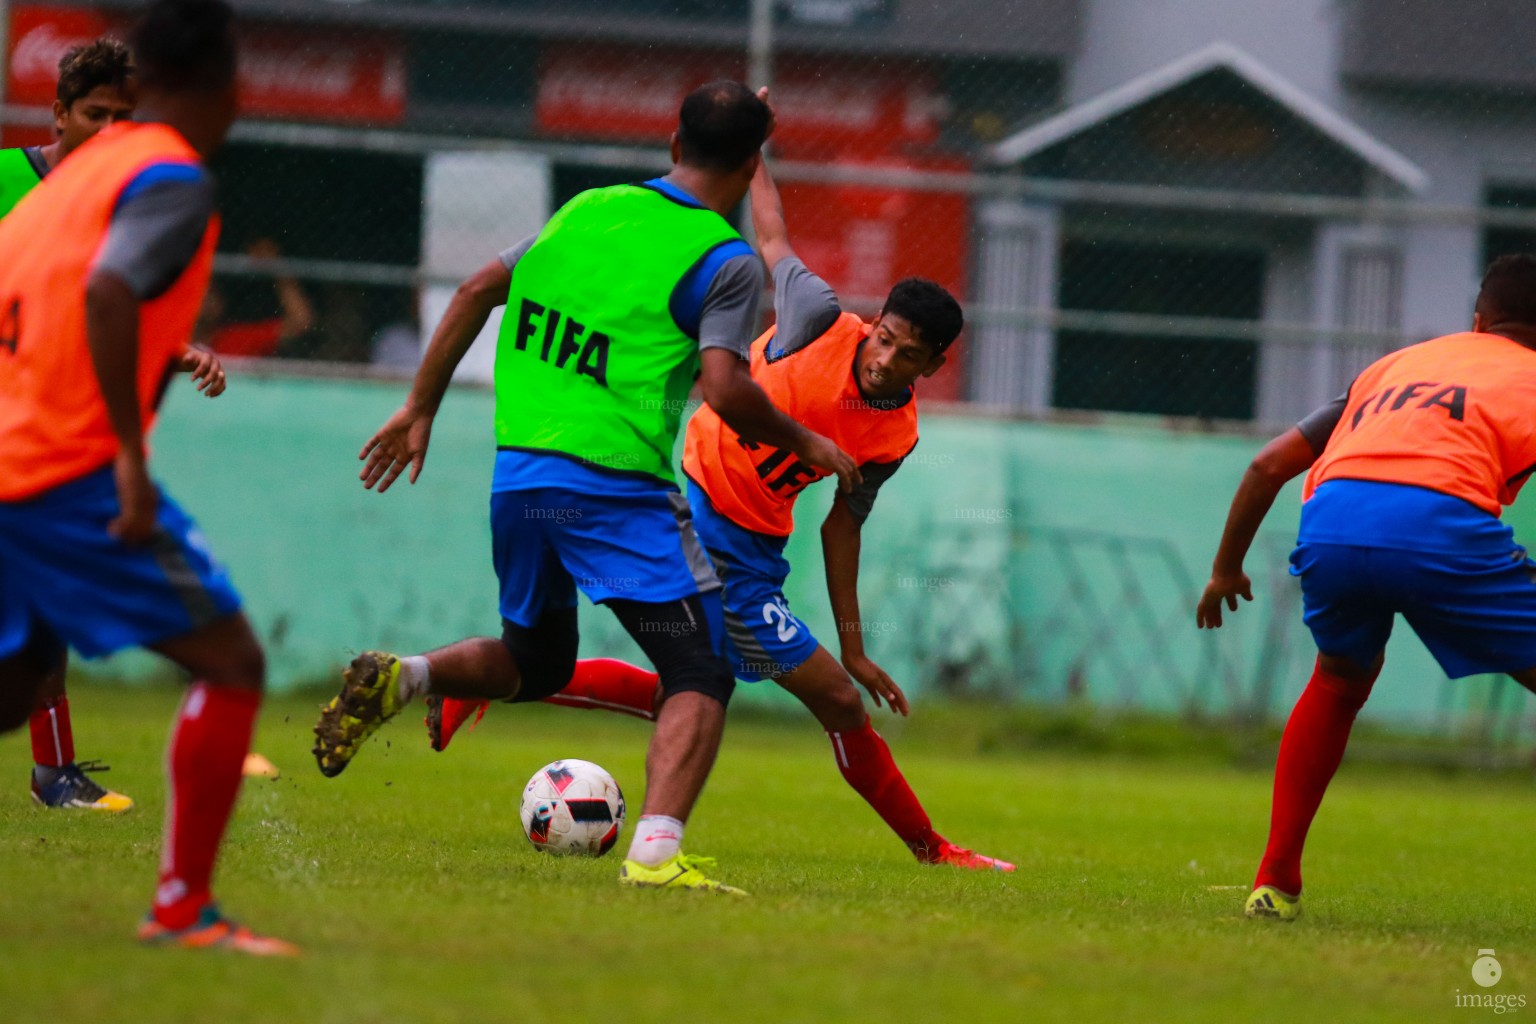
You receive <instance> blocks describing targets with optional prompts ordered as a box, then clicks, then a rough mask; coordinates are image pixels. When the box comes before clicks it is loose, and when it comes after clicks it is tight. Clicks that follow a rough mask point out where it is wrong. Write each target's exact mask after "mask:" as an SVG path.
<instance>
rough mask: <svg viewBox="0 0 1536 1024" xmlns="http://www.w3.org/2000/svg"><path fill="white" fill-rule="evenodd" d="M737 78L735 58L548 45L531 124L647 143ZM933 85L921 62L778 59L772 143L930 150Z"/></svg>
mask: <svg viewBox="0 0 1536 1024" xmlns="http://www.w3.org/2000/svg"><path fill="white" fill-rule="evenodd" d="M745 72H746V65H745V60H744V58H743V57H742V56H741V55H740V54H734V53H712V52H707V51H699V50H668V49H641V48H637V47H623V46H615V45H599V46H587V45H579V46H578V45H575V44H559V43H557V44H550V45H548V46H546V47H545V48H544V52H543V55H542V58H541V60H540V65H539V83H538V97H537V101H536V104H535V107H534V123H535V124H536V126H537V127H538V130H539V131H540V132H542V133H544V134H547V135H559V136H565V137H573V138H599V139H607V140H645V141H651V142H655V141H658V140H661V139H665V138H667V137H668V136H669V135H670V134H671V133H672V130H673V129H674V128H676V127H677V108H678V106H679V105H680V104H681V103H682V100H683V97H684V96H686V95H687V94H688V92H689V91H690V90H692V89H693V88H695V87H696V86H699V85H702V84H703V83H704V82H707V81H710V80H711V79H715V78H741V77H742V76H743V74H745ZM937 81H938V77H937V75H936V74H935V73H934V71H933V69H932V68H931V67H929V66H928V65H926V64H923V63H922V62H920V61H911V62H904V63H903V64H902V65H900V66H899V67H876V66H869V65H862V64H858V63H851V64H850V63H834V62H831V61H823V60H817V59H813V58H801V57H791V58H785V59H783V60H781V61H780V62H779V64H778V65H777V66H776V68H775V71H774V90H773V96H774V99H773V102H774V107H775V108H776V110H777V112H778V116H779V127H778V131H777V133H776V134H775V135H774V145H775V146H776V147H777V148H778V149H779V150H780V151H781V152H783V153H785V154H786V155H787V154H790V153H793V154H794V155H795V156H797V157H813V156H815V155H816V154H820V153H829V154H830V153H847V152H854V151H861V150H862V151H873V152H876V153H891V152H896V151H899V150H900V149H902V148H904V147H909V146H914V145H918V146H921V145H931V144H932V143H933V142H935V141H936V140H937V139H938V134H939V120H940V117H941V116H942V113H943V97H942V95H941V94H940V92H939V89H938V85H937Z"/></svg>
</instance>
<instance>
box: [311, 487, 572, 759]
mask: <svg viewBox="0 0 1536 1024" xmlns="http://www.w3.org/2000/svg"><path fill="white" fill-rule="evenodd" d="M545 500H546V496H544V495H543V492H537V491H512V492H505V493H497V494H493V495H492V496H491V537H492V558H493V560H494V562H495V566H496V575H497V578H498V580H499V582H500V588H501V602H500V604H501V615H502V636H501V638H500V639H495V638H491V637H474V638H470V639H468V640H461V641H459V642H458V643H454V644H450V645H449V646H447V647H442V648H438V649H437V650H435V651H429V652H427V653H425V654H419V655H413V656H409V657H405V658H400V657H397V656H396V655H394V654H390V653H388V652H385V651H365V652H363V653H362V654H360V655H358V656H357V657H356V658H354V659H353V660H352V664H351V665H350V666H349V667H348V668H347V670H346V672H345V673H344V677H345V682H344V683H343V685H342V689H341V692H340V693H339V694H338V695H337V696H336V697H334V698H333V699H332V700H331V702H330V703H329V704H327V705H326V707H325V710H324V711H322V712H321V715H320V720H319V721H318V722H317V723H316V724H315V747H314V754H315V760H316V763H317V764H318V765H319V767H320V771H321V773H322V774H324V775H326V776H327V777H330V776H335V775H339V774H340V773H341V772H342V771H343V770H344V769H345V768H346V767H347V765H348V764H350V763H351V761H352V758H353V757H355V756H356V755H357V751H358V749H359V748H360V747H361V746H362V744H363V742H364V741H366V740H367V739H368V737H370V736H372V735H373V734H374V733H375V732H376V731H378V729H379V727H380V726H382V725H383V724H384V723H385V722H387V721H389V720H390V719H391V718H393V717H394V716H395V715H397V714H399V713H400V711H401V710H402V709H403V708H404V707H405V706H406V705H407V704H409V703H410V702H411V701H412V700H414V699H415V698H417V697H437V698H443V697H452V698H459V699H463V700H512V699H515V698H517V697H518V695H519V694H520V693H522V692H524V691H525V689H526V688H527V687H528V685H529V680H528V679H526V678H524V673H525V671H534V672H537V671H538V670H539V668H540V666H541V665H542V661H539V662H538V664H533V663H530V662H529V660H528V659H529V658H530V657H532V658H533V659H548V658H550V657H551V656H552V655H551V654H550V653H549V652H548V650H547V648H546V646H545V645H542V644H540V643H538V642H536V640H535V639H532V638H536V637H537V636H538V635H539V634H541V633H542V632H544V631H547V630H549V629H552V628H554V629H565V628H567V626H566V623H567V620H568V628H569V630H570V635H571V638H572V641H571V651H570V654H569V658H570V660H571V661H572V662H574V660H575V650H574V637H575V608H576V588H575V584H574V582H573V581H572V580H571V578H570V574H569V573H568V572H567V571H566V570H565V568H564V567H563V566H562V565H561V563H560V560H559V556H558V554H557V553H556V552H555V550H554V549H553V548H552V547H551V546H550V544H549V543H548V539H547V537H546V536H545V532H544V531H543V530H542V529H541V528H540V526H541V524H542V523H543V522H544V520H542V519H541V518H539V517H538V516H537V515H530V514H529V513H530V511H531V510H535V509H537V508H538V507H540V506H541V505H542V504H543V502H544V501H545ZM567 613H568V614H567ZM550 615H554V616H556V617H557V619H558V621H551V620H548V619H547V616H550ZM555 653H556V654H558V655H559V657H561V658H564V656H565V655H564V652H563V650H561V651H558V652H555ZM547 672H548V670H547V669H544V673H545V674H547ZM565 672H566V674H565V676H564V677H563V678H561V679H560V680H558V681H556V682H554V683H553V684H552V685H550V686H549V688H548V689H547V690H545V692H544V694H543V695H545V696H547V695H548V694H549V693H553V692H554V691H555V690H558V689H559V688H560V687H561V686H563V685H564V684H565V682H566V681H568V680H569V679H570V670H569V668H567V669H566V670H565ZM538 685H539V686H541V687H542V686H545V685H549V684H547V683H545V681H544V680H543V679H542V677H541V678H540V679H539V680H538ZM432 703H434V704H435V702H432ZM433 717H434V716H433V711H432V710H431V709H430V708H429V711H428V718H427V725H428V729H429V731H430V730H431V728H432V725H433Z"/></svg>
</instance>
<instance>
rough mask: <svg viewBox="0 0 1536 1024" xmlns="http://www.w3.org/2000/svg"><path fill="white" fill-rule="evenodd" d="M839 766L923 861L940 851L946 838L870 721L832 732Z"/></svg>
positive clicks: (845, 775)
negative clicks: (845, 730) (929, 816)
mask: <svg viewBox="0 0 1536 1024" xmlns="http://www.w3.org/2000/svg"><path fill="white" fill-rule="evenodd" d="M827 736H828V737H829V738H830V739H831V740H832V754H833V756H835V757H836V758H837V767H838V768H839V769H840V770H841V771H842V773H843V778H845V779H847V780H848V785H850V786H852V787H853V788H854V790H855V791H857V792H858V794H859V796H862V797H863V798H864V799H865V800H867V801H869V806H871V807H873V808H874V809H875V813H877V814H879V815H880V817H881V818H882V819H884V821H885V823H886V824H887V825H889V826H890V827H891V831H893V832H895V833H896V834H897V835H898V836H900V837H901V841H902V842H904V843H906V844H907V848H908V849H910V850H911V851H912V852H913V853H915V854H917V856H918V857H919V858H926V857H928V856H931V855H932V854H935V853H937V852H938V847H939V844H940V843H942V842H943V841H944V840H943V837H942V836H940V835H939V834H938V833H937V832H935V831H934V830H933V825H932V823H930V822H929V820H928V812H927V811H925V810H923V805H922V804H920V803H918V801H917V797H916V795H914V794H913V792H912V787H911V786H909V785H907V780H906V779H905V778H904V777H903V776H902V774H901V769H900V768H897V767H896V761H895V759H894V758H892V757H891V748H890V747H888V746H886V745H885V740H883V739H881V738H880V734H879V733H877V732H875V727H874V726H873V725H871V724H870V721H869V719H868V718H865V719H864V724H863V725H861V726H859V727H858V728H857V729H850V730H848V731H847V732H829V733H827Z"/></svg>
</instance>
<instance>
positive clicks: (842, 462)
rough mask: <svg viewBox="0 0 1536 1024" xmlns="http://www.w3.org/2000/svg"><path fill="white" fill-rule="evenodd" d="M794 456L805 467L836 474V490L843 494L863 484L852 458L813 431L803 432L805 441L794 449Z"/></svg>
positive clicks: (856, 464)
mask: <svg viewBox="0 0 1536 1024" xmlns="http://www.w3.org/2000/svg"><path fill="white" fill-rule="evenodd" d="M795 455H796V456H798V457H799V459H800V461H801V462H803V463H805V464H806V465H807V466H815V467H816V468H817V469H825V470H828V471H829V472H832V473H836V474H837V487H838V490H840V491H842V492H843V493H844V494H850V493H852V492H853V489H854V487H856V486H857V485H859V484H861V483H863V482H864V477H863V475H862V474H861V473H860V472H859V464H858V463H857V462H854V461H853V456H852V455H849V454H848V453H847V452H845V451H843V450H842V449H841V448H839V447H838V446H837V445H835V444H833V443H832V442H831V441H830V440H828V439H827V438H825V437H822V436H821V435H820V434H818V433H816V432H815V431H814V430H807V431H806V432H805V440H804V441H802V442H800V447H798V448H796V449H795Z"/></svg>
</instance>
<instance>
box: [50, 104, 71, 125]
mask: <svg viewBox="0 0 1536 1024" xmlns="http://www.w3.org/2000/svg"><path fill="white" fill-rule="evenodd" d="M68 119H69V108H68V107H66V106H65V105H64V103H63V101H61V100H54V101H53V126H54V127H55V128H57V129H58V130H59V131H60V132H61V133H62V132H63V131H64V122H65V121H66V120H68Z"/></svg>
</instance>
